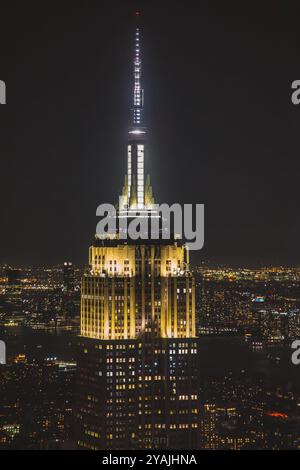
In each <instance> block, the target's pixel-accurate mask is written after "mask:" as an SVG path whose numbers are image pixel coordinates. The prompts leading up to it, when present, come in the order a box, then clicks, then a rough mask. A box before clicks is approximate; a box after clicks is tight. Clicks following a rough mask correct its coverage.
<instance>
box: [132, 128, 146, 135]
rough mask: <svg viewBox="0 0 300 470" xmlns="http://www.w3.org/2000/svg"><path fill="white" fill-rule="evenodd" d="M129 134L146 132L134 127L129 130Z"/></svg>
mask: <svg viewBox="0 0 300 470" xmlns="http://www.w3.org/2000/svg"><path fill="white" fill-rule="evenodd" d="M129 134H134V135H140V134H146V132H145V131H142V130H141V129H134V130H133V131H129Z"/></svg>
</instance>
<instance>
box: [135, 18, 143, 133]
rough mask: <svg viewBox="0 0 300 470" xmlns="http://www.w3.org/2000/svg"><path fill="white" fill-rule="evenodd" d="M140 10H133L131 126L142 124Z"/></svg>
mask: <svg viewBox="0 0 300 470" xmlns="http://www.w3.org/2000/svg"><path fill="white" fill-rule="evenodd" d="M140 16H141V13H140V11H136V12H135V18H136V24H137V26H136V28H135V40H134V58H133V70H134V90H133V126H135V127H136V126H140V125H142V120H143V116H142V114H143V107H144V91H143V89H142V85H141V77H142V58H141V28H140V25H139V18H140Z"/></svg>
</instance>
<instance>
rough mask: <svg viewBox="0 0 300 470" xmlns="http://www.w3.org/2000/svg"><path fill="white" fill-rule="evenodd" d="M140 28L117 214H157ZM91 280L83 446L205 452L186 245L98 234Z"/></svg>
mask: <svg viewBox="0 0 300 470" xmlns="http://www.w3.org/2000/svg"><path fill="white" fill-rule="evenodd" d="M141 32H142V31H141V27H140V26H139V25H137V27H136V29H135V41H134V46H135V47H134V58H133V72H134V86H133V109H132V119H131V125H130V127H129V131H128V146H127V175H126V177H125V183H124V187H123V191H122V195H121V197H120V199H119V205H118V218H119V219H121V218H125V219H128V220H129V219H131V217H133V216H136V214H138V216H139V217H144V218H147V217H150V216H154V217H155V216H156V213H155V206H154V199H153V195H152V189H151V185H150V178H149V176H147V175H146V172H145V169H146V168H145V167H146V161H145V156H146V154H147V146H146V140H147V139H146V137H147V129H146V127H145V126H144V119H143V108H144V96H143V89H142V84H141V83H142V60H141V57H142V54H141ZM89 266H90V268H89V272H88V273H87V274H86V275H85V276H84V277H83V279H82V293H81V334H80V338H79V349H78V397H77V411H76V417H77V430H78V439H77V443H78V446H79V447H80V448H87V449H136V448H137V449H138V448H141V449H143V448H154V449H155V448H158V449H159V448H170V449H176V448H177V449H179V448H181V449H191V448H197V447H198V445H199V440H198V410H199V402H198V400H199V398H198V371H197V366H198V360H197V357H198V340H197V338H196V333H195V282H194V278H193V276H192V274H191V272H190V270H189V256H188V251H187V249H186V247H185V244H184V241H183V240H175V238H173V237H170V238H169V239H168V240H162V239H159V240H151V239H150V240H145V239H139V240H131V239H130V238H128V237H127V238H126V239H124V238H123V237H121V236H120V232H118V233H117V234H115V235H113V236H109V235H107V236H105V237H99V236H98V237H97V236H96V238H95V241H94V243H93V244H92V246H91V247H90V249H89Z"/></svg>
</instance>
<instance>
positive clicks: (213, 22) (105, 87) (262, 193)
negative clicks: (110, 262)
mask: <svg viewBox="0 0 300 470" xmlns="http://www.w3.org/2000/svg"><path fill="white" fill-rule="evenodd" d="M138 5H140V6H141V9H142V11H144V18H143V22H144V23H145V28H144V34H145V45H144V48H145V51H144V52H145V54H144V67H145V70H146V76H147V93H146V100H147V103H148V109H147V122H148V124H149V127H150V129H151V131H152V132H151V134H150V136H149V154H150V155H151V158H150V165H151V169H150V170H151V171H150V172H151V175H152V178H153V180H154V181H155V184H154V187H153V190H154V193H155V195H156V197H157V199H158V200H159V201H166V202H170V203H172V202H180V203H185V202H193V203H204V204H205V206H206V218H205V228H206V234H205V246H204V249H203V250H202V251H200V252H199V253H197V254H196V255H195V256H193V257H192V261H194V262H195V263H196V264H197V263H198V262H199V261H200V260H201V259H202V258H204V259H212V260H213V261H219V262H227V263H230V262H231V263H232V264H243V265H247V264H248V265H264V264H272V265H279V264H287V265H297V264H299V262H300V258H299V255H298V254H297V246H298V238H299V231H300V228H299V220H298V217H297V174H298V170H299V159H298V156H297V155H298V153H297V151H298V144H297V134H296V125H297V122H298V113H299V110H298V109H297V107H296V106H294V105H292V103H291V100H290V85H291V83H292V81H293V80H294V79H296V78H297V73H298V69H299V67H298V66H297V65H296V64H295V60H294V57H296V41H295V40H294V38H296V34H297V33H296V32H295V30H294V29H293V28H292V27H291V25H293V24H294V22H295V21H296V18H295V17H292V16H291V14H288V12H287V10H286V9H285V8H284V6H283V5H281V4H280V2H278V3H277V4H276V5H275V4H273V5H272V7H270V8H269V7H268V5H264V6H260V7H259V8H258V7H257V6H256V5H255V4H254V5H253V7H252V8H251V9H249V11H247V14H248V15H250V18H251V22H248V23H246V22H245V19H246V18H245V16H244V15H245V13H243V12H242V11H241V10H239V9H236V10H233V11H232V12H231V11H230V10H229V11H228V12H227V14H223V13H224V12H223V11H222V8H221V9H220V10H219V11H218V12H217V11H215V10H214V8H210V7H203V8H202V9H201V11H200V10H199V9H198V8H197V7H195V4H193V3H191V4H190V7H189V6H187V7H186V6H185V7H183V6H182V7H181V6H179V5H178V4H175V5H174V4H173V3H172V4H171V3H168V2H166V3H165V4H164V5H162V6H160V7H159V8H157V7H156V6H155V5H154V6H150V5H146V4H145V3H144V2H139V4H138ZM274 5H275V6H274ZM134 8H135V7H134V5H131V3H125V2H122V4H121V2H116V3H115V4H114V5H112V6H105V7H101V8H97V7H96V6H91V7H89V8H88V7H86V8H83V9H78V8H76V7H74V9H72V11H71V12H69V11H67V10H66V9H65V7H61V10H60V12H59V15H58V13H57V12H56V11H55V9H50V10H48V16H47V18H46V17H44V19H42V18H41V16H40V14H41V13H40V10H39V9H38V8H33V9H30V8H29V9H28V11H25V9H24V10H22V8H21V9H20V12H21V11H22V12H23V13H24V14H23V15H20V17H16V18H15V22H14V24H15V27H16V28H18V31H19V34H23V35H24V42H23V44H20V43H19V44H18V45H16V44H15V43H14V42H13V40H10V39H12V38H11V34H12V32H13V31H14V28H12V27H11V22H9V21H8V22H7V24H9V25H10V26H9V27H10V29H11V31H10V32H9V31H8V29H7V27H6V26H5V25H4V27H3V29H2V31H1V33H0V38H1V41H0V50H1V56H2V57H3V58H2V63H1V65H2V69H3V73H2V75H1V78H3V79H4V80H5V82H6V84H7V95H8V106H5V107H2V108H1V114H0V134H1V142H2V154H3V155H4V161H3V170H2V171H3V174H5V175H6V177H5V178H3V181H2V185H1V190H0V194H1V197H2V200H5V199H7V200H8V201H9V203H8V204H4V205H3V211H2V227H3V228H2V231H1V239H0V241H1V246H2V250H0V262H1V263H11V264H35V265H38V264H39V265H43V264H54V263H58V262H62V261H64V260H65V259H70V260H72V261H73V262H75V263H84V261H85V253H84V249H83V248H82V247H84V246H86V244H88V243H89V241H90V240H91V234H92V233H93V232H94V231H95V229H94V228H95V226H96V223H97V218H96V216H95V211H96V208H97V206H98V205H99V204H100V203H102V202H105V201H111V199H112V197H113V196H114V195H115V194H118V193H119V192H120V190H121V187H122V175H123V173H124V172H125V167H126V146H124V136H125V135H126V123H127V122H128V118H129V116H128V111H127V109H128V102H129V99H130V98H129V96H128V89H129V87H128V85H129V79H128V77H129V76H130V73H129V66H128V61H127V60H126V58H127V57H128V55H129V53H130V48H131V46H130V31H131V25H130V21H127V20H128V19H129V18H130V16H131V14H132V11H133V10H134ZM5 11H6V16H7V18H10V17H11V15H14V13H13V11H11V10H9V8H8V9H6V10H5ZM24 18H25V19H26V20H27V21H24ZM36 19H39V21H36ZM33 23H34V24H33ZM278 24H280V25H281V30H282V31H283V32H284V39H283V38H281V37H279V36H277V26H278ZM30 25H32V28H30ZM54 26H55V27H54ZM254 26H255V30H256V34H255V35H253V32H252V31H253V27H254ZM36 37H38V38H39V41H36ZM237 37H238V38H239V40H238V41H237V40H236V38H237ZM2 39H3V40H2ZM4 44H5V48H4ZM274 45H275V46H277V48H276V47H274ZM2 48H3V49H2ZM27 50H30V54H28V53H27V52H26V51H27ZM158 51H159V52H158ZM66 55H68V58H69V60H68V61H65V60H64V57H65V56H66ZM283 66H284V67H283ZM20 77H22V79H21V78H20ZM174 96H176V99H174ZM15 111H17V113H16V114H14V113H15ZM16 135H17V136H18V138H17V139H16V138H15V136H16ZM183 157H184V158H183ZM174 161H176V162H179V164H176V165H174ZM183 165H184V167H185V168H184V169H185V172H186V175H187V177H186V178H183V177H182V166H183ZM170 174H171V175H172V176H171V177H170ZM103 175H106V176H107V175H113V177H110V176H109V177H105V178H103ZM24 247H26V250H25V249H24Z"/></svg>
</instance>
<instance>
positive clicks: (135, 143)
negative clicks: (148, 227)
mask: <svg viewBox="0 0 300 470" xmlns="http://www.w3.org/2000/svg"><path fill="white" fill-rule="evenodd" d="M139 17H140V13H139V12H136V18H137V21H139ZM133 78H134V86H133V108H132V118H131V125H130V127H129V131H128V147H127V174H126V176H125V183H124V186H123V191H122V195H121V197H120V201H119V211H120V212H121V213H122V214H124V213H127V214H128V215H130V211H134V212H135V211H142V212H144V211H147V212H148V211H151V209H152V208H153V205H154V199H153V196H152V188H151V185H150V176H149V175H146V174H145V153H146V136H147V129H146V127H144V125H143V124H144V123H143V111H144V90H143V88H142V56H141V27H140V25H139V24H138V25H137V26H136V28H135V41H134V57H133Z"/></svg>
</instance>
